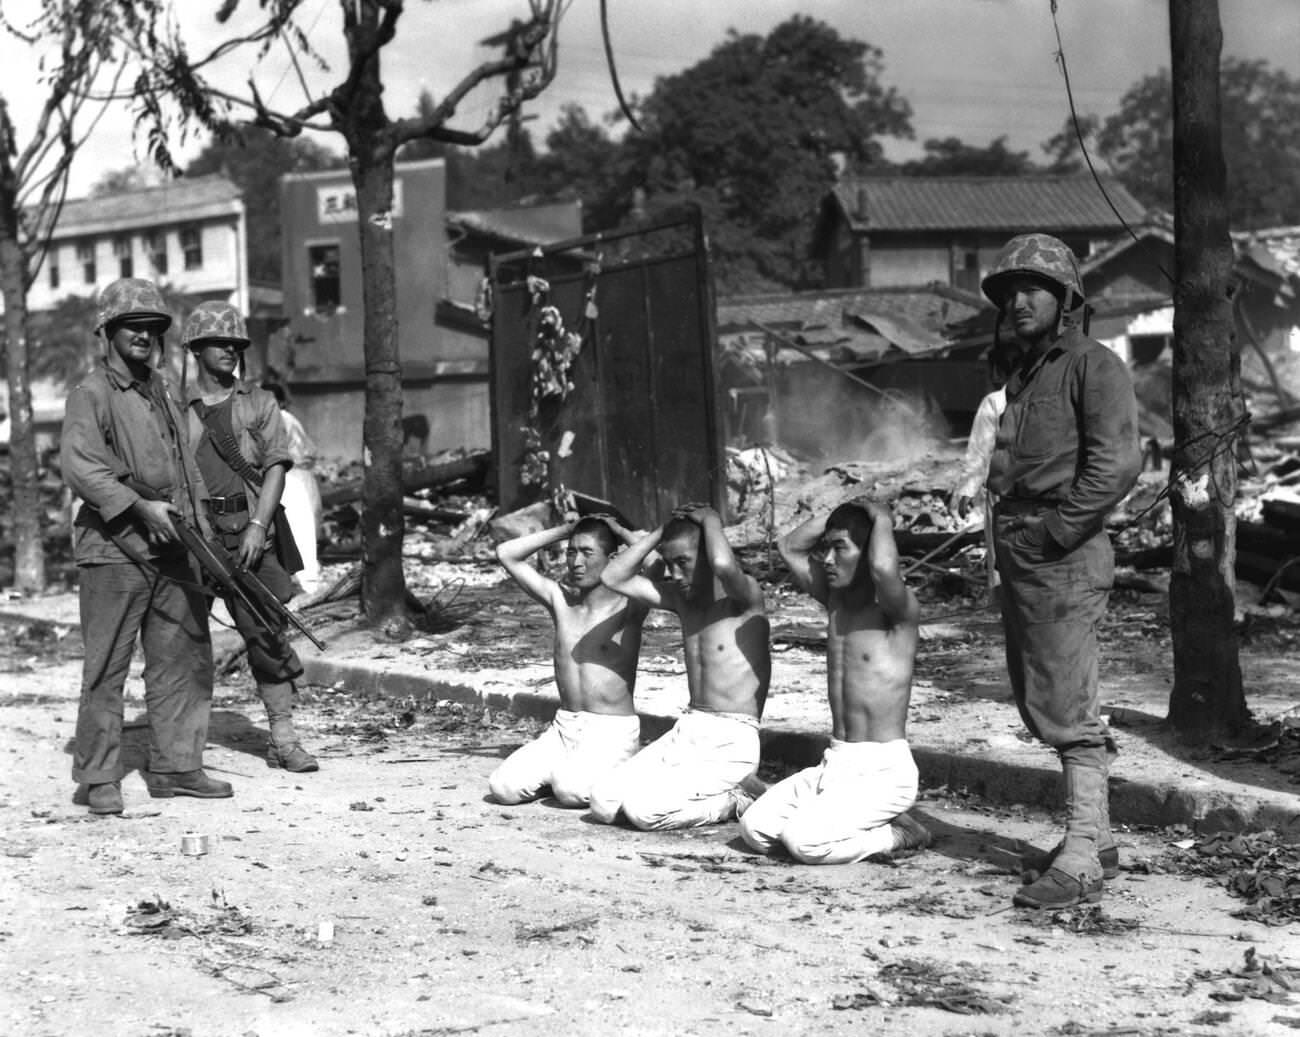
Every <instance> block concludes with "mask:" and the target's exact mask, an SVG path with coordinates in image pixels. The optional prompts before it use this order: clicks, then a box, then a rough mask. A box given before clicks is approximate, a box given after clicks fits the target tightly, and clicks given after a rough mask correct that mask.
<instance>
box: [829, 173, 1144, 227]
mask: <svg viewBox="0 0 1300 1037" xmlns="http://www.w3.org/2000/svg"><path fill="white" fill-rule="evenodd" d="M1102 183H1103V184H1104V185H1105V187H1106V193H1107V194H1109V195H1110V199H1111V201H1112V202H1114V203H1115V207H1116V208H1117V209H1118V210H1119V211H1120V213H1121V215H1123V217H1124V219H1125V220H1126V221H1127V222H1128V223H1130V224H1133V223H1138V222H1141V220H1142V218H1143V216H1144V214H1145V211H1146V210H1145V209H1144V208H1143V206H1142V205H1141V203H1139V202H1138V200H1137V199H1136V198H1134V197H1133V196H1132V195H1131V194H1129V193H1128V191H1127V190H1126V189H1125V188H1124V186H1123V185H1122V184H1120V183H1119V181H1117V180H1114V179H1110V178H1107V177H1102ZM835 197H836V199H837V200H838V202H839V204H840V206H841V207H842V208H843V210H844V213H845V215H846V217H847V218H848V221H849V225H850V226H851V227H852V228H853V230H855V231H858V232H862V233H868V232H874V231H918V230H988V231H1004V232H1008V233H1014V232H1017V231H1030V230H1045V231H1048V232H1050V231H1052V230H1087V229H1093V228H1096V229H1105V230H1120V229H1122V228H1121V225H1120V221H1119V220H1117V219H1116V218H1115V214H1114V213H1113V212H1111V210H1110V206H1108V205H1107V204H1106V199H1105V198H1104V197H1103V196H1102V193H1101V191H1100V190H1098V188H1097V185H1096V183H1094V182H1093V179H1092V178H1091V177H1077V176H1068V177H1067V176H998V177H929V176H909V177H879V178H877V177H856V178H850V179H847V180H843V181H841V182H840V183H839V184H837V185H836V187H835Z"/></svg>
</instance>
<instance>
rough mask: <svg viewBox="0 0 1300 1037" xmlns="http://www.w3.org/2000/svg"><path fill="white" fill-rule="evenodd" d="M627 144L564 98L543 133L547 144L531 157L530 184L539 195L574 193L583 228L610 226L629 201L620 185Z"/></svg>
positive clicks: (624, 173) (626, 171)
mask: <svg viewBox="0 0 1300 1037" xmlns="http://www.w3.org/2000/svg"><path fill="white" fill-rule="evenodd" d="M632 150H633V149H632V148H631V147H624V145H623V144H622V143H621V142H620V141H617V140H615V139H614V138H613V136H611V134H610V133H609V131H608V130H607V129H606V128H605V127H604V126H602V125H601V124H600V123H597V122H593V121H592V119H591V117H590V116H589V115H588V114H587V111H586V109H585V108H583V107H582V106H581V105H578V104H566V105H565V106H564V107H563V108H561V109H560V118H559V119H558V120H557V121H556V123H555V125H554V126H553V127H552V128H551V132H550V133H548V134H547V135H546V150H545V151H544V152H542V153H541V154H540V155H538V156H537V158H536V160H535V161H534V163H533V168H532V170H531V173H532V180H533V184H534V186H535V188H536V190H537V192H538V193H540V194H543V195H547V196H550V197H555V198H566V199H572V198H577V199H579V200H580V201H581V202H582V204H583V224H584V226H585V228H586V229H587V230H588V231H595V230H604V229H606V228H609V227H613V226H615V225H616V224H617V223H618V222H619V221H620V219H621V218H622V217H623V216H624V214H625V213H626V211H627V209H628V206H629V205H630V204H631V198H630V197H627V196H625V195H624V193H623V189H624V188H625V187H626V184H627V182H628V180H629V179H630V177H629V173H630V169H629V168H628V167H629V166H630V165H631V164H632V162H633V160H632V159H631V157H630V152H631V151H632Z"/></svg>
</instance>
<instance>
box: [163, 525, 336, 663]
mask: <svg viewBox="0 0 1300 1037" xmlns="http://www.w3.org/2000/svg"><path fill="white" fill-rule="evenodd" d="M171 518H172V528H174V529H175V530H176V536H177V539H179V540H180V542H181V543H182V544H184V545H185V549H186V550H187V551H189V553H190V555H191V557H193V559H194V560H195V561H196V562H198V563H199V568H200V569H202V570H203V571H204V573H206V574H207V576H208V578H209V579H210V580H211V581H212V583H213V584H214V585H215V586H216V588H217V590H218V591H219V592H220V594H221V596H222V597H233V598H235V599H237V600H238V601H239V602H240V603H241V604H242V605H243V606H244V607H245V608H246V609H248V611H249V612H251V613H252V614H253V616H254V618H255V619H256V620H257V621H258V622H259V623H260V624H261V625H262V626H264V627H266V628H267V629H268V630H273V629H275V620H276V619H282V620H284V621H285V622H287V623H291V624H292V625H293V626H294V628H295V629H297V631H298V632H299V633H301V634H303V635H305V636H306V637H307V639H308V640H309V641H311V643H312V644H314V645H315V646H316V647H317V648H318V649H320V650H321V651H324V650H325V642H324V641H322V640H321V639H320V638H318V637H317V636H316V635H315V634H313V633H312V632H311V631H310V630H309V629H308V628H307V627H306V626H305V625H304V624H303V622H302V620H300V619H299V618H298V617H297V616H295V615H294V614H293V612H291V611H290V610H289V609H287V608H285V607H284V605H283V604H282V603H281V601H280V599H279V598H277V597H276V596H275V595H274V594H272V593H271V589H270V588H269V587H267V585H266V584H264V583H263V582H262V581H261V579H260V578H259V577H258V575H257V574H256V573H255V572H253V571H252V570H251V569H245V568H243V567H241V566H240V565H239V563H238V562H236V561H235V559H234V558H233V557H232V556H231V554H230V553H229V552H228V551H227V550H226V549H225V548H224V547H221V546H220V545H218V544H213V543H209V542H208V541H207V540H205V539H204V538H203V537H202V535H201V534H200V533H199V531H198V530H197V529H195V528H194V527H193V526H191V525H190V524H189V523H188V522H186V521H185V520H184V519H183V518H181V517H180V516H179V515H172V517H171Z"/></svg>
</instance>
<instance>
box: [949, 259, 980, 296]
mask: <svg viewBox="0 0 1300 1037" xmlns="http://www.w3.org/2000/svg"><path fill="white" fill-rule="evenodd" d="M957 258H958V262H959V264H960V265H959V266H958V267H957V269H956V271H954V273H955V275H956V276H955V277H953V287H955V288H961V289H964V290H965V291H968V292H975V293H977V294H978V293H979V290H980V254H979V252H977V251H976V250H974V249H968V248H963V249H959V250H958V252H957Z"/></svg>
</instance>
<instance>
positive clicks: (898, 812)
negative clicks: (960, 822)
mask: <svg viewBox="0 0 1300 1037" xmlns="http://www.w3.org/2000/svg"><path fill="white" fill-rule="evenodd" d="M819 547H820V548H821V549H822V550H824V552H825V554H824V557H821V558H818V557H815V553H816V552H818V549H819ZM780 550H781V556H782V557H783V558H784V559H785V560H786V563H787V564H788V565H789V566H790V575H791V577H792V579H793V580H794V582H795V583H796V584H797V585H798V586H799V587H800V588H801V589H802V590H804V591H806V592H807V593H809V594H811V595H812V596H813V597H814V598H816V599H817V600H818V601H819V602H821V603H822V604H823V605H825V606H826V613H827V624H826V676H827V684H828V692H829V697H830V707H831V725H832V730H831V744H830V746H829V748H827V750H826V753H825V755H824V756H823V757H822V761H821V763H820V764H818V765H817V766H815V767H809V768H807V769H805V770H802V771H800V772H799V773H797V774H794V775H791V776H790V777H789V778H786V779H785V780H784V781H781V782H778V783H777V784H775V785H773V786H772V787H771V788H770V789H768V790H767V792H765V793H764V794H763V795H762V796H761V797H760V798H759V799H758V801H757V802H755V803H754V804H753V806H751V807H750V808H749V809H748V810H747V811H746V812H745V814H744V816H743V817H742V818H741V822H740V830H741V834H742V835H743V836H744V838H745V841H746V842H747V843H749V845H750V846H752V847H753V848H754V849H756V850H761V851H763V852H765V853H766V852H768V851H769V850H772V849H774V848H775V847H776V846H778V845H783V846H784V847H785V849H786V850H787V851H789V853H790V855H791V856H792V857H794V858H795V860H797V861H800V862H802V863H804V864H851V863H853V862H855V861H860V860H863V859H865V858H867V857H871V856H873V855H875V854H885V853H891V852H896V851H900V850H907V849H917V848H920V847H922V846H925V845H928V844H929V841H930V835H929V832H927V831H926V829H925V828H924V827H923V826H922V825H921V824H920V823H919V822H917V821H916V820H914V819H913V818H911V817H910V816H908V815H907V814H906V813H905V811H906V810H907V809H908V808H909V807H911V806H912V804H913V803H915V802H916V792H917V771H916V764H915V763H914V762H913V760H912V753H911V750H910V749H909V748H908V746H907V707H908V702H909V700H910V698H911V689H912V664H913V661H914V659H915V657H916V643H917V631H918V623H919V619H920V611H921V607H920V604H919V603H918V602H917V600H916V595H915V594H913V593H912V591H911V590H910V589H909V588H908V587H907V585H906V584H904V583H903V577H902V575H901V574H900V572H899V568H898V548H897V546H896V545H895V543H894V530H893V520H892V518H891V516H890V513H889V509H888V508H886V507H884V506H882V505H880V504H876V503H874V502H867V503H866V504H865V505H858V504H841V505H840V506H839V507H837V508H836V509H835V510H834V511H832V512H831V513H830V515H829V516H827V517H826V518H825V519H824V520H823V519H822V517H821V516H820V515H814V516H813V517H812V518H811V519H809V520H808V521H807V522H805V523H804V524H803V525H801V526H799V527H798V528H797V529H795V530H793V531H792V532H791V533H789V534H787V535H786V536H785V537H784V538H783V539H782V540H781V542H780Z"/></svg>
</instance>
